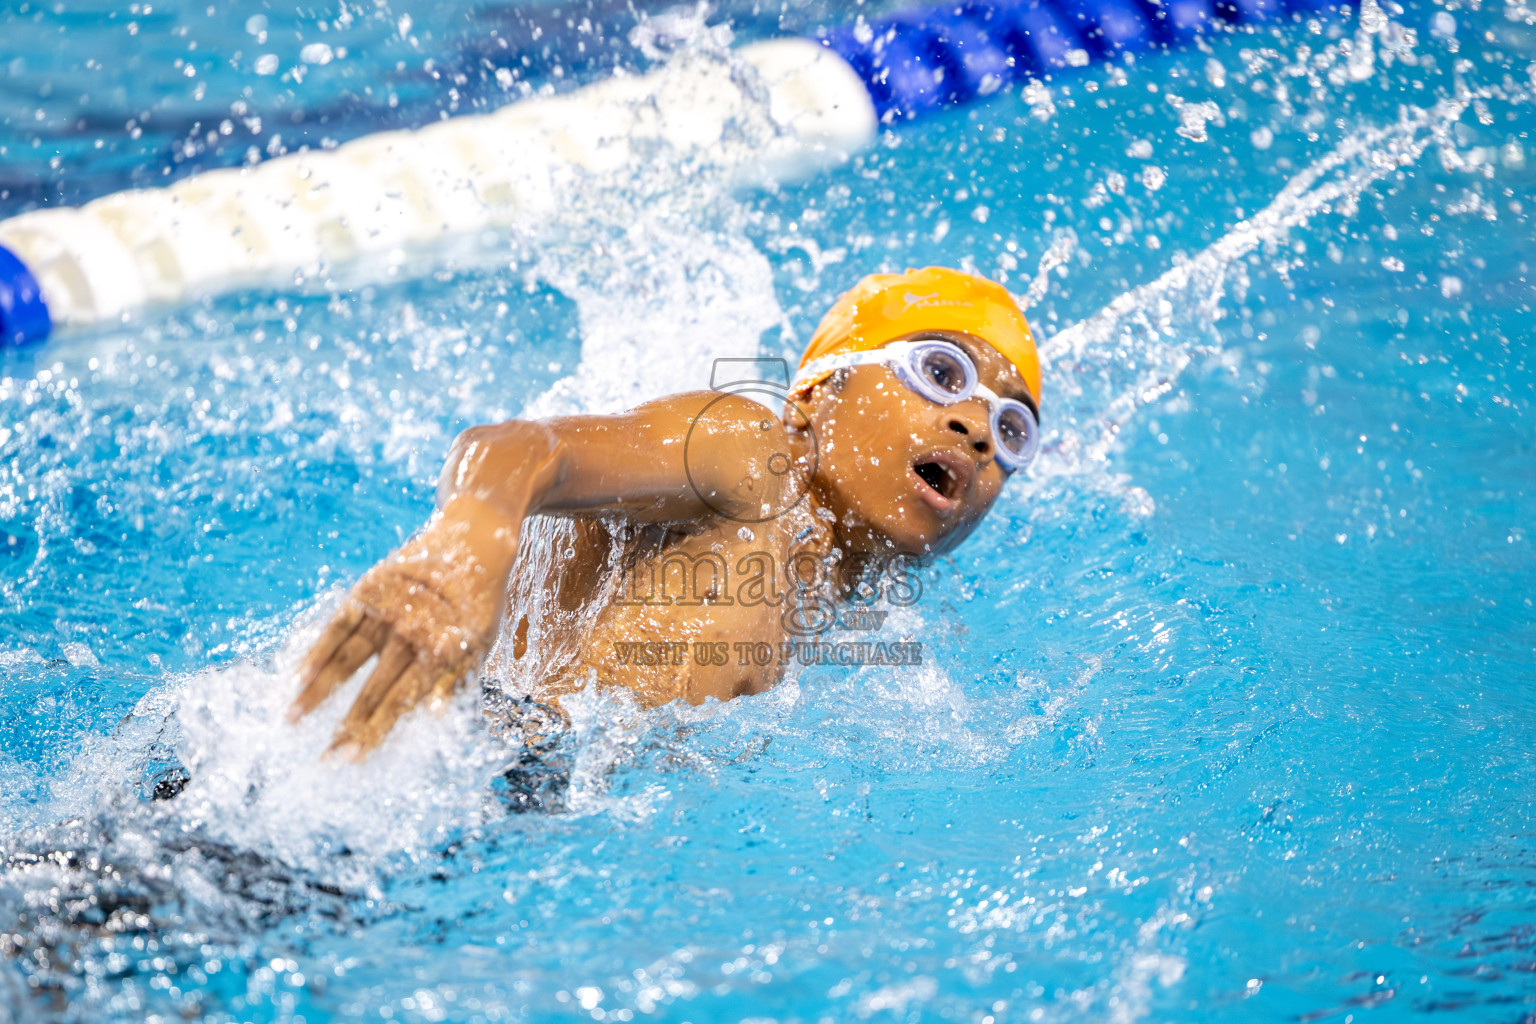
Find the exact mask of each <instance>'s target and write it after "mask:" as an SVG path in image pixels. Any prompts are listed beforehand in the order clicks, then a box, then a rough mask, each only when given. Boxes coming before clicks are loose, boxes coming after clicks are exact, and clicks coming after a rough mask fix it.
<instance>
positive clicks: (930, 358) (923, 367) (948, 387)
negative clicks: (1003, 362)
mask: <svg viewBox="0 0 1536 1024" xmlns="http://www.w3.org/2000/svg"><path fill="white" fill-rule="evenodd" d="M915 355H916V356H917V370H918V375H919V376H920V377H921V378H922V379H923V381H924V382H925V383H926V384H928V386H929V387H931V388H933V389H935V390H936V391H939V392H941V393H943V394H944V395H947V396H949V398H950V399H951V400H958V399H960V398H963V397H965V395H966V394H968V393H969V392H970V390H971V389H972V388H974V387H975V385H976V371H975V369H973V368H972V366H971V364H970V361H969V360H965V361H963V362H962V359H963V358H964V357H963V356H962V355H961V354H960V353H959V352H957V351H954V350H951V349H948V348H939V347H938V346H936V345H935V346H930V347H924V348H923V349H922V350H921V351H919V352H917V353H915Z"/></svg>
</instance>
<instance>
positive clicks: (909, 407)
mask: <svg viewBox="0 0 1536 1024" xmlns="http://www.w3.org/2000/svg"><path fill="white" fill-rule="evenodd" d="M1040 377H1041V374H1040V362H1039V358H1038V355H1037V353H1036V348H1035V342H1034V338H1033V336H1032V334H1031V333H1030V329H1029V325H1028V323H1026V321H1025V319H1024V316H1023V314H1022V313H1021V312H1020V311H1019V308H1018V306H1017V305H1016V304H1015V303H1014V301H1013V299H1012V297H1011V296H1009V294H1008V292H1007V291H1006V290H1005V289H1004V288H1002V287H1001V286H1000V285H997V284H995V283H993V282H991V281H988V280H986V279H984V278H980V277H976V276H974V275H970V274H964V273H961V272H959V271H955V270H949V269H944V268H939V267H930V268H927V269H925V270H917V271H908V272H907V273H905V274H876V275H871V276H869V277H866V278H865V279H864V280H863V281H861V282H859V284H858V285H857V286H855V287H854V288H853V289H852V290H850V291H849V292H847V293H846V294H845V295H843V296H842V297H841V298H840V299H838V301H837V302H836V303H835V304H834V305H833V307H832V309H831V310H830V311H829V312H828V313H827V315H826V317H825V318H823V320H822V321H821V324H820V325H819V326H818V327H817V329H816V333H815V335H814V336H813V337H812V339H811V342H810V345H809V347H808V348H807V349H806V352H805V355H804V357H803V358H802V360H801V364H800V369H799V371H798V373H797V374H796V376H795V378H794V381H793V382H792V383H791V385H790V394H789V399H788V401H786V402H785V405H784V408H783V410H782V413H780V414H777V415H776V414H775V413H773V412H770V411H768V410H767V409H766V408H765V407H764V406H763V405H761V404H759V403H758V402H756V401H753V400H752V399H750V398H747V397H743V396H739V395H732V394H722V393H721V392H716V391H709V392H690V393H685V394H679V395H674V396H672V397H669V398H662V399H659V400H657V401H653V402H649V403H647V404H645V405H642V406H639V407H638V408H636V409H634V410H632V411H630V412H626V413H623V414H620V415H615V416H570V417H562V418H557V419H548V420H541V421H537V422H530V421H524V420H512V421H510V422H507V423H502V424H499V425H496V426H483V427H473V428H471V429H469V430H466V431H465V432H464V433H463V434H462V435H460V436H459V438H458V439H457V440H456V441H455V443H454V445H453V448H452V450H451V452H450V453H449V456H448V460H447V464H446V465H445V467H444V469H443V472H442V476H441V478H440V481H439V484H438V490H437V510H436V512H435V513H434V514H433V516H432V517H431V518H430V519H429V520H428V522H427V524H426V526H425V527H424V528H423V529H422V530H421V531H420V532H419V533H418V534H416V536H414V537H413V538H412V539H411V540H410V541H408V542H407V543H406V544H405V545H404V546H403V547H401V548H400V549H399V550H397V551H395V552H394V553H393V554H391V555H390V556H389V557H388V558H386V559H384V560H383V561H382V562H380V563H379V564H378V565H376V566H374V567H373V568H372V569H370V570H369V571H368V572H367V573H366V574H364V576H363V577H362V579H361V580H359V581H358V583H357V585H356V586H354V587H353V588H352V591H351V592H350V594H349V595H348V596H347V598H346V601H345V603H344V605H343V606H342V608H341V609H340V611H338V612H337V613H336V615H335V616H334V618H333V619H332V620H331V621H330V623H329V624H328V625H327V626H326V628H325V629H324V631H323V632H322V633H321V635H320V637H319V639H318V640H317V641H316V642H315V644H314V647H313V648H312V649H311V650H310V651H309V653H308V655H307V657H306V658H305V660H304V662H303V664H302V667H301V669H300V679H299V681H300V692H299V694H298V696H297V698H296V699H295V700H294V701H293V704H292V706H291V708H290V710H289V718H290V720H292V721H297V720H298V719H299V718H301V717H303V716H304V715H306V714H308V713H310V712H311V711H313V710H314V709H315V708H316V707H318V706H319V705H320V704H321V703H322V702H324V701H325V700H326V698H327V697H329V696H330V695H331V694H332V693H333V692H334V691H335V690H337V688H339V687H340V686H341V685H342V684H343V683H345V682H346V681H347V680H348V679H349V678H350V677H351V676H352V675H353V674H354V673H356V672H357V671H358V670H359V669H360V668H362V667H363V665H364V664H365V663H366V662H367V661H368V660H369V659H370V658H374V657H377V661H376V663H375V665H374V667H373V670H372V672H371V673H370V674H369V675H368V677H367V679H366V681H365V682H364V684H363V686H362V689H361V691H360V692H359V694H358V696H357V698H356V699H355V701H354V702H353V704H352V706H351V708H350V710H349V711H348V712H347V714H346V716H345V718H344V719H343V721H342V722H341V724H340V726H339V727H338V728H337V730H336V733H335V736H334V738H333V743H332V746H331V750H332V751H333V752H335V753H337V754H338V755H340V756H343V757H349V758H360V757H362V756H363V755H364V754H366V753H367V752H368V751H370V750H372V749H373V748H374V747H376V746H377V745H378V744H379V743H380V742H381V741H382V740H383V739H384V737H385V736H386V735H387V734H388V733H389V731H390V729H392V728H393V727H394V725H395V723H396V722H397V721H398V720H399V718H400V717H401V716H402V715H403V714H405V713H407V712H408V711H410V710H412V709H413V708H415V707H416V706H418V705H420V704H422V703H431V702H434V701H436V700H438V699H441V698H445V697H447V696H448V695H450V694H451V693H452V692H453V691H454V689H455V688H456V687H457V686H459V685H460V683H461V682H463V681H464V680H465V679H466V678H468V677H469V676H471V675H472V674H474V673H475V672H477V671H478V670H479V669H480V668H481V667H482V665H483V664H484V663H485V660H486V657H487V655H488V654H489V653H490V651H491V648H492V646H493V644H494V643H495V641H496V639H497V637H498V635H500V633H501V631H502V628H503V619H504V618H506V619H507V620H508V626H510V627H511V631H510V633H509V634H508V637H509V641H508V643H507V647H509V648H510V656H511V658H512V659H513V661H514V662H519V661H520V660H521V659H523V658H525V657H528V656H537V652H533V651H531V649H530V642H529V638H528V633H529V619H528V617H527V615H525V614H523V611H522V610H520V609H518V608H516V607H513V608H512V609H511V610H510V613H509V610H508V607H507V605H508V593H509V585H510V584H511V583H512V582H513V581H514V580H515V579H516V574H518V573H519V572H540V573H542V574H543V578H541V579H540V580H537V581H535V589H534V590H533V591H529V592H534V593H543V594H545V595H548V599H549V600H554V601H558V602H559V605H560V607H562V608H566V609H576V608H582V609H588V610H589V611H590V612H591V615H590V616H589V617H587V618H585V619H583V620H582V623H583V625H582V627H581V628H580V629H579V630H578V629H576V628H575V627H571V629H570V632H572V633H574V634H576V635H567V636H563V637H555V638H553V639H554V640H555V641H558V642H560V643H563V644H564V646H565V648H566V649H568V650H570V651H572V652H574V653H572V654H571V655H570V656H569V657H567V658H565V659H564V660H558V659H557V660H551V661H550V662H549V663H547V664H545V663H542V662H541V664H540V666H539V671H538V672H537V673H536V675H537V677H538V678H539V679H540V683H539V684H538V692H536V693H533V694H529V695H527V696H528V697H529V698H531V699H532V700H535V701H540V702H544V703H546V704H550V705H558V703H559V700H560V699H561V698H562V697H564V696H566V695H568V694H570V693H572V692H575V691H576V690H579V689H581V688H582V687H584V686H586V685H589V684H590V683H592V682H593V681H597V682H598V684H599V685H605V686H625V687H628V688H629V689H630V690H632V691H633V692H634V694H635V695H636V697H637V698H638V700H639V702H640V703H641V704H642V705H645V706H648V707H654V706H659V705H662V704H666V703H668V702H670V701H672V700H675V699H678V698H681V699H683V700H685V701H688V702H690V703H693V704H700V703H703V702H704V701H705V700H706V699H707V698H710V697H715V698H718V699H720V700H730V699H731V698H734V697H738V696H742V695H745V694H755V693H761V692H763V691H765V690H767V689H769V688H771V687H772V686H773V685H774V684H775V683H777V682H778V681H779V679H780V678H781V677H782V675H783V672H784V669H785V662H784V661H783V660H782V659H779V658H771V659H768V663H767V664H758V663H757V661H756V660H754V659H752V658H746V657H737V656H736V654H735V653H734V652H735V651H737V650H740V649H741V648H739V647H738V646H737V645H740V644H744V643H745V644H752V645H753V648H748V649H757V650H763V649H765V648H762V647H761V645H762V644H767V645H769V647H768V648H766V649H769V650H778V649H780V645H781V643H783V642H785V641H789V640H797V641H798V640H802V639H803V638H804V636H805V634H806V629H805V628H804V627H805V626H806V624H807V616H808V614H809V613H810V612H816V611H819V610H820V609H819V608H818V607H817V601H818V600H819V598H818V595H817V593H816V592H814V591H813V588H809V587H806V586H804V585H802V581H803V580H804V579H805V578H806V573H805V570H804V569H803V567H804V566H807V565H809V566H812V567H813V569H814V567H815V566H830V567H832V568H831V571H830V572H829V573H828V574H827V577H826V578H827V579H829V580H831V581H832V583H831V592H832V596H833V597H834V598H835V599H837V600H846V599H847V598H848V597H849V595H850V594H851V593H852V592H853V589H854V588H855V587H856V586H857V584H858V581H859V579H860V578H863V574H864V573H865V572H866V570H867V567H868V566H869V565H870V564H875V565H879V564H883V563H884V562H885V560H890V559H896V558H902V557H906V558H915V559H921V558H924V557H927V556H931V555H937V554H941V553H943V552H946V551H949V550H951V549H952V548H954V547H955V546H956V545H957V544H959V543H960V542H961V541H963V540H964V539H965V538H966V537H967V536H969V535H970V533H971V532H972V531H973V530H974V529H975V528H976V526H977V524H978V523H980V522H981V520H982V518H983V517H984V516H985V515H986V514H987V512H988V510H990V509H991V507H992V504H993V502H994V501H995V500H996V499H997V496H998V493H999V491H1001V489H1002V487H1003V484H1004V483H1005V482H1006V481H1007V479H1008V477H1009V476H1010V475H1011V474H1013V473H1015V472H1017V471H1018V470H1020V469H1022V468H1023V467H1024V466H1026V465H1027V464H1028V463H1029V461H1030V460H1031V459H1032V458H1033V456H1034V454H1035V450H1036V447H1037V445H1038V443H1039V401H1040ZM534 516H556V517H566V518H568V519H570V520H571V523H572V527H573V530H574V536H575V540H574V542H572V543H571V544H570V545H569V546H568V547H566V548H565V549H564V550H563V551H562V553H561V555H562V557H557V558H555V559H553V561H554V563H555V564H553V565H552V566H547V567H545V568H543V569H535V568H533V567H531V566H527V565H523V564H521V563H520V562H519V558H518V555H519V545H520V541H521V540H522V535H523V528H524V524H525V523H526V522H527V521H528V520H529V519H530V518H531V517H534ZM615 551H617V552H618V557H612V555H613V554H614V552H615ZM690 572H691V576H690V575H689V574H690ZM733 574H734V575H733ZM811 575H813V576H814V575H815V573H814V571H813V572H812V573H811ZM671 584H677V585H676V586H672V585H671ZM513 620H516V623H515V625H514V624H513ZM797 627H798V628H797ZM790 646H791V645H789V644H785V649H788V648H789V647H790ZM801 646H803V645H801ZM892 646H898V645H892ZM711 650H716V651H720V652H725V656H723V657H709V656H694V652H708V651H711Z"/></svg>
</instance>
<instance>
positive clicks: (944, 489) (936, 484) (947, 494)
mask: <svg viewBox="0 0 1536 1024" xmlns="http://www.w3.org/2000/svg"><path fill="white" fill-rule="evenodd" d="M912 472H914V473H916V474H917V476H918V479H920V480H922V482H923V483H925V484H927V485H928V486H929V487H931V488H932V489H933V490H935V491H937V492H938V493H939V497H941V498H948V499H949V500H950V501H953V500H954V499H955V495H956V494H957V493H959V491H960V477H959V475H958V474H957V473H955V472H954V471H953V470H951V469H949V468H948V467H947V466H941V465H939V464H938V463H937V462H919V463H918V464H917V465H915V466H913V467H912Z"/></svg>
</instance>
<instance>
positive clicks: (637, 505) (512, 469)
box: [437, 392, 788, 523]
mask: <svg viewBox="0 0 1536 1024" xmlns="http://www.w3.org/2000/svg"><path fill="white" fill-rule="evenodd" d="M787 451H788V447H787V442H786V440H785V436H784V428H783V426H782V425H781V424H780V423H779V422H778V420H777V418H776V417H775V416H773V415H772V414H770V413H768V412H767V410H765V409H764V408H763V406H761V405H759V404H757V403H756V402H753V401H751V400H749V399H745V398H739V397H734V396H722V395H720V394H719V393H717V392H691V393H687V394H681V395H673V396H671V397H669V398H664V399H660V400H658V401H655V402H650V403H647V404H646V405H643V406H640V407H639V408H637V409H634V410H632V411H630V412H626V413H622V414H619V415H616V416H570V417H562V418H559V419H549V420H541V421H537V422H530V421H526V420H512V421H510V422H508V423H501V424H497V425H495V426H485V427H471V428H470V429H469V430H466V431H465V432H464V433H463V434H461V435H460V436H459V438H458V440H457V441H456V442H455V443H454V446H453V449H452V451H451V452H450V453H449V456H448V461H447V464H446V465H445V466H444V467H443V473H442V476H441V477H440V479H439V481H438V488H437V504H438V508H439V509H441V510H442V511H443V513H444V514H445V515H453V514H457V510H458V509H459V508H461V507H462V508H464V510H465V512H464V513H463V514H467V515H471V516H479V515H484V514H487V513H489V514H491V515H494V516H496V517H497V518H499V519H500V520H502V521H503V522H506V523H514V522H515V523H521V521H522V520H523V519H524V518H525V517H526V516H529V515H534V514H537V513H543V514H551V515H581V514H588V515H590V514H621V515H623V516H624V517H626V518H629V519H632V520H635V521H639V522H649V523H656V522H680V521H684V520H690V519H700V518H704V517H707V516H710V515H713V514H715V513H717V512H721V511H724V512H726V513H729V514H733V515H734V514H738V513H739V514H741V515H742V516H750V515H752V514H753V513H754V512H755V511H756V509H757V508H758V506H759V505H761V503H762V502H763V500H764V495H763V493H762V489H763V488H764V487H766V486H770V485H773V484H775V483H777V481H776V480H775V478H774V477H773V476H772V475H771V474H769V473H767V472H766V467H767V464H768V460H769V459H770V458H771V457H772V456H773V455H774V454H775V453H776V452H787ZM765 481H766V483H765ZM706 499H707V501H706ZM471 502H473V503H475V504H469V503H471Z"/></svg>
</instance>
